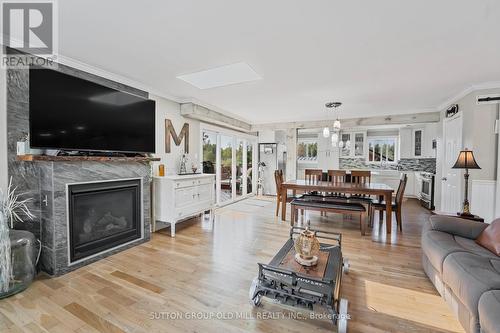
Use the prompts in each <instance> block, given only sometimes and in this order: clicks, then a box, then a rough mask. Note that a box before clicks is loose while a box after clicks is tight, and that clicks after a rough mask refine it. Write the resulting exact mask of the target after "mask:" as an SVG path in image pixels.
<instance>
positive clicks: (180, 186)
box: [153, 174, 215, 237]
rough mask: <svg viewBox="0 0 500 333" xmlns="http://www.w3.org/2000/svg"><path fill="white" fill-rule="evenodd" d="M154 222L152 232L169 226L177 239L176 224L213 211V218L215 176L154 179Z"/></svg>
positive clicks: (175, 176)
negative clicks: (163, 226) (166, 224)
mask: <svg viewBox="0 0 500 333" xmlns="http://www.w3.org/2000/svg"><path fill="white" fill-rule="evenodd" d="M153 191H154V196H155V198H154V205H155V207H154V213H155V216H154V220H155V223H154V224H153V231H156V230H158V229H161V228H162V226H161V225H162V224H164V223H168V225H170V233H171V236H172V237H175V224H176V223H178V222H180V221H183V220H186V219H188V218H190V217H192V216H196V215H198V214H200V213H204V212H205V211H207V210H209V211H210V217H211V218H212V216H213V209H214V205H215V175H211V174H199V175H183V176H178V175H174V176H165V177H154V179H153Z"/></svg>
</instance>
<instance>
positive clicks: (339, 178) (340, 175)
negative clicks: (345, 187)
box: [327, 170, 347, 183]
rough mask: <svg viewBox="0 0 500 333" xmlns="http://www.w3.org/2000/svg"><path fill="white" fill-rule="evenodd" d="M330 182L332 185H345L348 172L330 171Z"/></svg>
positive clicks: (328, 172)
mask: <svg viewBox="0 0 500 333" xmlns="http://www.w3.org/2000/svg"><path fill="white" fill-rule="evenodd" d="M327 175H328V181H329V182H332V183H345V180H346V177H347V172H346V171H345V170H328V171H327Z"/></svg>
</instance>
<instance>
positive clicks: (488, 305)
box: [479, 290, 500, 333]
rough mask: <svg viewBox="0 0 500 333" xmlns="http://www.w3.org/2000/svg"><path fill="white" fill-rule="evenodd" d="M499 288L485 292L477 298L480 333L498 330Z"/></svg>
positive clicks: (499, 319) (495, 332) (499, 328)
mask: <svg viewBox="0 0 500 333" xmlns="http://www.w3.org/2000/svg"><path fill="white" fill-rule="evenodd" d="M499 314H500V290H492V291H487V292H485V293H484V294H483V295H482V296H481V298H480V299H479V323H480V324H481V332H482V333H497V332H500V316H499Z"/></svg>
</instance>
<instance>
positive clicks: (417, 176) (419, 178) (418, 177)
mask: <svg viewBox="0 0 500 333" xmlns="http://www.w3.org/2000/svg"><path fill="white" fill-rule="evenodd" d="M421 189H422V175H421V174H420V172H415V197H416V198H418V199H420V190H421Z"/></svg>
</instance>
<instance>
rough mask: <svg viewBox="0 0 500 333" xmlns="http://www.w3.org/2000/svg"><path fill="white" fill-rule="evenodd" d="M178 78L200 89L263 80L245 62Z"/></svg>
mask: <svg viewBox="0 0 500 333" xmlns="http://www.w3.org/2000/svg"><path fill="white" fill-rule="evenodd" d="M177 78H178V79H181V80H183V81H185V82H187V83H189V84H192V85H193V86H195V87H196V88H199V89H210V88H216V87H224V86H228V85H231V84H238V83H243V82H250V81H256V80H260V79H262V77H261V76H260V75H259V74H257V73H256V72H255V71H254V70H253V69H252V68H251V67H250V66H249V65H248V64H247V63H244V62H239V63H236V64H232V65H226V66H221V67H217V68H212V69H207V70H204V71H201V72H196V73H191V74H185V75H179V76H177Z"/></svg>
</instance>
